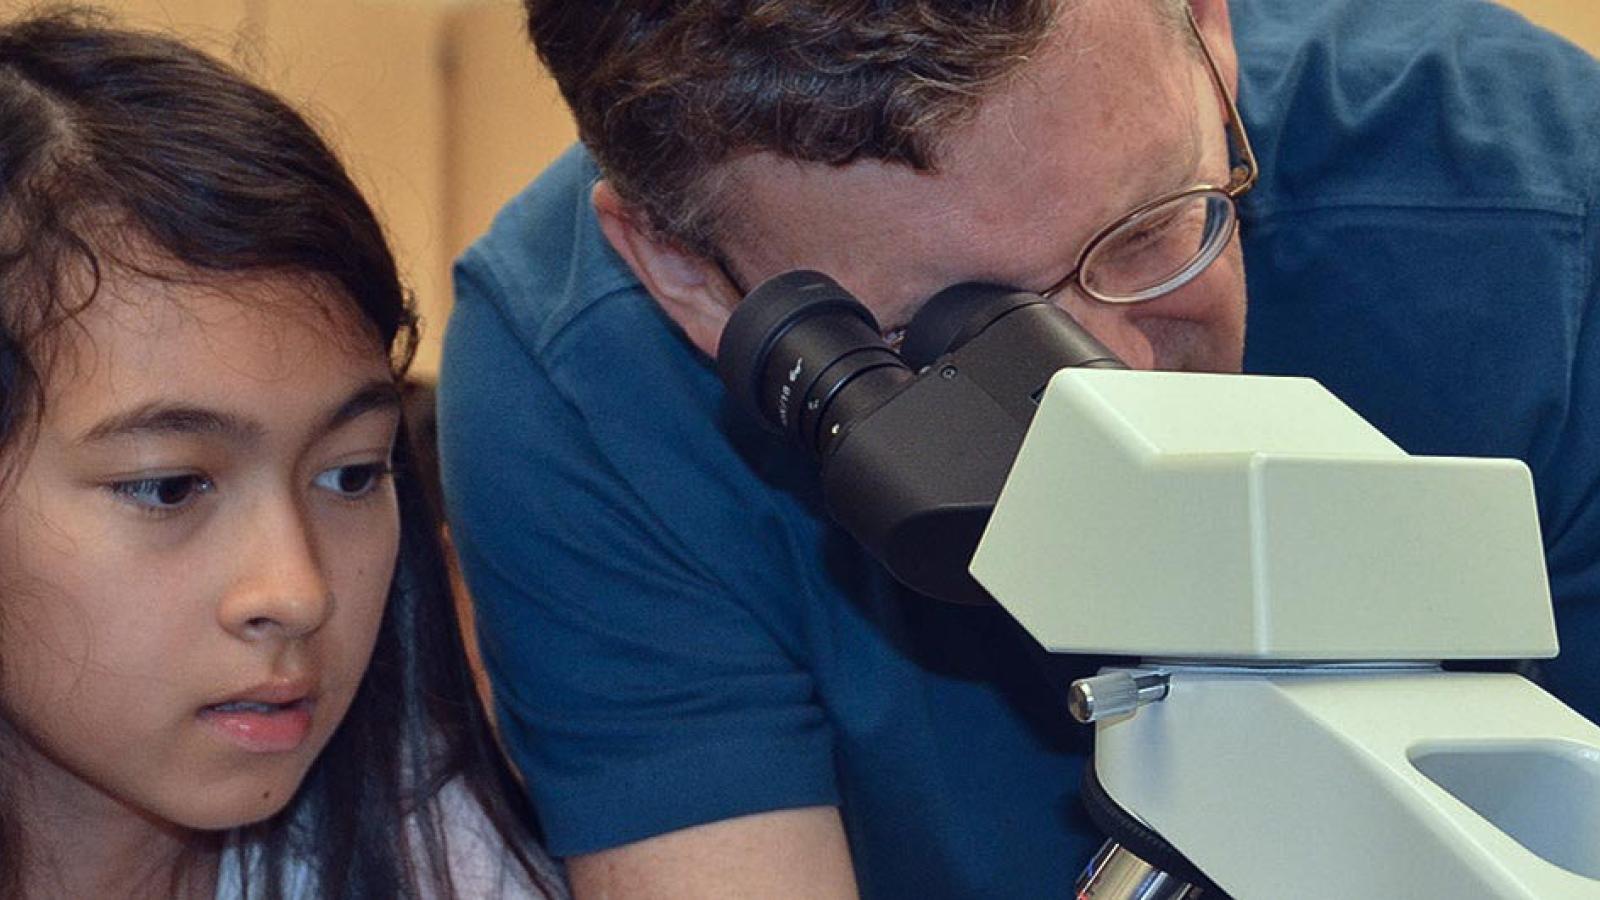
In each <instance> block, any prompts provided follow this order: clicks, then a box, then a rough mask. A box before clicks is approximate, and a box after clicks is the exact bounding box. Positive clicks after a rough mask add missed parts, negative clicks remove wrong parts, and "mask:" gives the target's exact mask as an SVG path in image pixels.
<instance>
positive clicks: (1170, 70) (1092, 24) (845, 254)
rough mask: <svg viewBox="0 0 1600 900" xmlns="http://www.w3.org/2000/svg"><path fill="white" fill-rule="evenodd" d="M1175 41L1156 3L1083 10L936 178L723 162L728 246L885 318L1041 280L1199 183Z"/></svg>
mask: <svg viewBox="0 0 1600 900" xmlns="http://www.w3.org/2000/svg"><path fill="white" fill-rule="evenodd" d="M1177 46H1179V41H1178V35H1177V34H1176V33H1175V32H1174V31H1173V30H1172V29H1171V27H1170V26H1169V25H1168V24H1167V23H1165V22H1162V21H1161V20H1160V18H1159V16H1158V15H1157V14H1156V12H1155V10H1154V7H1153V4H1152V3H1150V2H1127V0H1088V2H1084V3H1080V4H1076V5H1074V6H1072V7H1071V8H1070V9H1069V10H1068V11H1067V12H1065V13H1064V15H1063V16H1062V18H1061V19H1060V20H1059V22H1058V23H1057V26H1056V29H1055V31H1054V32H1053V33H1052V34H1051V35H1050V37H1049V38H1048V39H1047V40H1046V42H1045V44H1044V45H1043V46H1041V48H1040V50H1039V52H1038V53H1037V55H1036V56H1035V57H1034V58H1033V59H1030V60H1029V61H1027V62H1026V63H1024V64H1023V65H1022V66H1021V67H1019V69H1018V70H1017V72H1016V73H1015V76H1014V77H1013V78H1012V79H1010V80H1009V81H1008V82H1007V83H1005V84H1002V85H1001V86H1000V87H999V88H998V89H997V90H996V92H995V94H994V96H992V97H990V98H989V99H987V100H986V101H984V102H983V104H982V105H981V106H980V107H979V109H978V112H977V114H976V115H975V117H974V119H973V120H972V121H970V122H969V123H967V124H966V125H964V126H962V127H961V128H960V129H958V130H957V131H955V132H952V134H951V135H950V136H949V137H948V138H947V139H946V140H944V141H943V142H941V144H940V146H939V156H938V158H937V159H936V160H935V162H936V169H935V170H934V171H931V172H922V171H916V170H913V169H911V168H909V167H906V166H901V165H889V164H885V163H882V162H878V161H870V160H869V161H860V162H856V163H852V164H850V165H847V166H827V165H822V164H812V163H801V162H796V161H793V160H788V159H783V158H781V157H778V156H776V155H775V154H770V153H758V154H751V155H747V156H745V157H743V158H740V159H737V160H735V161H733V162H731V163H729V164H727V165H726V166H724V168H723V171H722V173H721V174H722V175H723V176H725V180H724V190H723V192H722V194H723V198H724V203H723V206H724V208H725V209H726V210H727V213H728V215H727V217H726V218H724V222H725V223H726V224H727V226H728V228H727V233H726V235H725V240H724V242H723V248H724V250H726V251H727V252H728V253H729V255H730V256H731V257H733V258H735V259H737V260H738V261H740V262H742V263H747V265H746V266H744V268H745V269H747V270H750V272H749V274H752V275H753V276H756V277H765V276H766V275H770V274H775V273H776V271H781V270H783V269H786V268H794V267H799V266H807V267H813V268H819V269H822V270H823V271H828V272H829V273H830V274H833V275H834V276H835V277H836V278H839V279H840V281H841V282H842V283H844V284H845V285H846V286H847V287H849V288H851V289H852V290H854V291H857V292H862V293H863V294H864V295H876V296H877V298H878V299H879V301H880V302H878V303H870V301H869V305H872V306H874V307H875V308H876V309H877V310H878V311H879V314H880V315H892V314H893V312H894V311H895V310H894V307H897V306H899V305H901V304H902V303H905V302H909V301H910V300H912V299H914V297H915V296H925V295H923V294H921V293H920V292H922V291H925V290H937V289H938V288H939V287H942V286H944V284H945V283H949V282H945V281H942V279H957V280H966V279H971V278H1007V279H1010V280H1013V281H1015V282H1018V283H1025V284H1026V283H1038V282H1036V281H1035V282H1027V281H1024V279H1026V278H1028V277H1029V276H1030V275H1034V276H1036V278H1044V277H1046V276H1047V275H1048V274H1050V272H1049V271H1047V270H1048V269H1049V268H1050V267H1052V266H1054V267H1062V266H1066V265H1070V263H1071V260H1070V259H1063V257H1064V256H1067V255H1069V254H1070V253H1071V252H1072V251H1073V250H1074V249H1075V248H1074V247H1063V246H1061V244H1062V243H1063V242H1064V241H1067V240H1070V239H1073V238H1087V236H1088V234H1087V232H1089V231H1091V230H1092V229H1093V228H1095V227H1097V226H1098V225H1100V224H1103V222H1104V220H1105V219H1106V218H1107V217H1108V216H1111V215H1114V214H1116V213H1118V212H1120V211H1122V210H1126V209H1128V208H1131V207H1132V206H1134V205H1136V204H1137V203H1139V202H1142V201H1144V200H1146V199H1148V198H1149V197H1150V196H1152V195H1153V194H1155V193H1160V192H1163V191H1167V190H1172V189H1174V188H1176V187H1179V186H1181V185H1182V184H1183V183H1184V182H1186V181H1188V180H1192V179H1193V178H1194V177H1195V176H1196V174H1197V172H1196V169H1197V167H1198V161H1197V159H1198V153H1199V148H1198V143H1197V140H1196V138H1195V122H1196V115H1195V111H1194V110H1193V109H1192V106H1193V91H1192V90H1189V88H1190V87H1192V82H1189V81H1187V80H1186V79H1188V78H1190V76H1192V74H1193V72H1194V71H1197V69H1196V67H1195V66H1194V64H1193V61H1192V59H1187V58H1186V57H1185V55H1184V54H1181V53H1175V52H1173V51H1174V49H1175V48H1176V47H1177ZM1186 104H1187V105H1186ZM913 261H914V262H915V263H916V268H917V271H916V272H914V273H913V272H909V271H908V269H909V266H910V263H911V262H913ZM897 262H903V264H898V265H897V264H896V263H897ZM1032 268H1037V269H1038V272H1037V273H1034V272H1032V271H1031V270H1030V269H1032ZM1064 271H1065V270H1064V269H1062V270H1061V271H1056V272H1054V274H1055V275H1057V276H1059V275H1060V274H1064ZM918 280H925V281H927V282H928V283H927V284H920V283H916V282H917V281H918ZM852 281H854V282H855V283H852ZM890 281H894V282H896V283H893V284H889V283H878V282H890ZM864 299H868V297H866V296H864ZM886 308H887V309H886Z"/></svg>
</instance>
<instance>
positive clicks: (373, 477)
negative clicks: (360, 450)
mask: <svg viewBox="0 0 1600 900" xmlns="http://www.w3.org/2000/svg"><path fill="white" fill-rule="evenodd" d="M389 472H390V470H389V465H388V464H387V463H358V464H356V465H350V466H340V467H338V468H337V469H329V470H327V471H326V472H323V473H322V474H320V475H318V476H317V477H316V482H315V483H316V485H317V487H320V488H322V489H323V490H326V491H333V492H334V493H336V494H339V495H340V496H342V497H344V498H346V499H350V500H354V499H356V498H359V497H365V496H366V495H367V494H370V493H372V491H373V490H374V489H375V488H377V487H378V485H379V484H381V483H382V482H383V480H384V479H385V478H387V477H389Z"/></svg>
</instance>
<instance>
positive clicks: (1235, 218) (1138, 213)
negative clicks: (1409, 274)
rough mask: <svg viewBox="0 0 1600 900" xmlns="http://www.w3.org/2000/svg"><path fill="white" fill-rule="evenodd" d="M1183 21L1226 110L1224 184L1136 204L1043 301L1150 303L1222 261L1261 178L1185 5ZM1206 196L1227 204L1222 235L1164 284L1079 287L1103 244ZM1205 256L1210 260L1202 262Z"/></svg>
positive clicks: (1086, 248)
mask: <svg viewBox="0 0 1600 900" xmlns="http://www.w3.org/2000/svg"><path fill="white" fill-rule="evenodd" d="M1184 15H1185V17H1186V18H1187V19H1188V21H1189V29H1190V31H1191V32H1192V33H1193V34H1194V39H1195V41H1196V42H1198V43H1199V45H1200V55H1201V56H1202V57H1204V59H1205V63H1206V71H1207V73H1208V74H1209V75H1210V76H1211V84H1212V86H1213V87H1215V88H1216V89H1217V94H1218V96H1220V97H1221V98H1222V105H1223V107H1224V108H1225V109H1226V110H1227V114H1228V124H1227V129H1228V138H1229V148H1228V153H1229V175H1228V183H1227V184H1225V185H1219V184H1204V183H1202V184H1196V185H1193V186H1192V187H1187V188H1184V189H1183V190H1178V191H1173V192H1171V193H1169V194H1162V195H1161V196H1159V197H1156V198H1154V199H1152V200H1148V201H1146V202H1144V203H1141V204H1139V206H1137V207H1136V208H1134V209H1133V210H1132V211H1131V212H1128V213H1126V214H1125V215H1123V216H1121V217H1119V218H1117V219H1115V220H1114V221H1112V222H1111V223H1110V224H1108V225H1106V226H1105V227H1103V228H1101V229H1100V230H1099V231H1096V232H1095V233H1094V234H1093V235H1092V236H1090V238H1089V240H1088V241H1087V242H1085V243H1084V245H1083V249H1082V250H1080V251H1079V252H1078V258H1077V261H1076V262H1075V263H1074V264H1073V266H1072V271H1070V272H1068V273H1067V274H1066V275H1065V276H1064V277H1062V278H1061V279H1060V280H1058V281H1057V282H1056V283H1055V284H1052V285H1051V286H1050V287H1048V288H1046V289H1045V290H1043V291H1040V292H1039V294H1040V296H1042V297H1045V298H1047V299H1050V298H1054V297H1055V296H1056V295H1057V294H1059V293H1060V292H1061V291H1064V290H1066V289H1067V288H1069V287H1072V286H1074V285H1076V286H1077V288H1078V290H1080V291H1082V292H1083V294H1084V295H1085V296H1087V297H1092V298H1093V299H1095V300H1099V301H1100V302H1102V303H1116V304H1128V303H1142V302H1144V301H1146V300H1153V299H1155V298H1157V297H1161V296H1164V295H1166V294H1170V293H1172V292H1173V291H1175V290H1177V289H1178V288H1180V287H1183V286H1184V285H1185V284H1188V283H1189V282H1190V281H1193V280H1194V279H1195V278H1197V277H1199V276H1200V273H1202V272H1204V271H1205V270H1206V269H1208V268H1210V266H1211V264H1212V263H1213V262H1216V259H1217V257H1218V256H1220V255H1222V250H1223V248H1225V247H1226V246H1227V245H1228V242H1229V241H1230V240H1232V239H1233V234H1234V232H1235V231H1236V230H1237V229H1238V227H1239V211H1238V207H1237V206H1236V205H1235V201H1237V200H1238V199H1239V198H1240V197H1242V196H1244V195H1245V194H1246V193H1248V192H1249V191H1250V189H1251V188H1252V187H1255V184H1256V179H1257V178H1259V177H1260V174H1261V169H1260V167H1259V166H1258V165H1257V164H1256V154H1255V151H1254V150H1253V149H1251V147H1250V137H1249V135H1247V134H1245V131H1244V122H1243V120H1242V119H1241V118H1240V117H1239V107H1238V105H1237V104H1236V103H1235V102H1234V99H1233V95H1232V94H1231V93H1230V92H1229V91H1228V86H1227V85H1226V84H1224V83H1223V81H1222V72H1221V71H1220V70H1218V69H1217V61H1216V58H1215V57H1213V56H1212V55H1211V48H1210V47H1208V46H1207V45H1206V39H1205V37H1203V36H1202V35H1201V34H1200V23H1198V22H1196V21H1195V18H1194V10H1193V9H1191V8H1189V7H1188V5H1187V4H1185V8H1184ZM1206 195H1212V196H1219V197H1222V198H1224V199H1225V200H1226V206H1227V210H1228V225H1227V233H1226V234H1225V235H1223V236H1222V237H1220V238H1218V239H1216V240H1215V241H1213V242H1211V243H1208V244H1205V245H1202V247H1201V249H1200V251H1199V252H1198V253H1197V254H1196V255H1195V257H1194V258H1193V259H1191V260H1189V262H1188V263H1187V264H1185V265H1183V266H1180V267H1179V268H1178V269H1177V270H1176V271H1175V272H1174V273H1173V275H1172V277H1170V278H1168V279H1167V280H1166V281H1163V282H1158V283H1157V284H1155V285H1154V286H1151V287H1149V288H1146V289H1143V290H1140V291H1138V292H1137V293H1136V294H1133V295H1131V296H1117V295H1114V294H1106V293H1104V292H1101V291H1097V290H1095V289H1094V288H1092V287H1091V286H1090V285H1089V284H1088V283H1087V282H1085V281H1084V279H1083V271H1084V263H1085V262H1087V261H1088V260H1089V259H1090V257H1091V256H1093V255H1094V252H1095V251H1096V250H1098V249H1099V248H1100V245H1101V244H1102V243H1103V242H1104V241H1105V240H1106V239H1107V238H1109V237H1110V236H1112V235H1113V234H1116V233H1117V232H1119V231H1121V230H1122V229H1123V228H1125V227H1127V226H1128V225H1129V224H1130V223H1132V222H1136V221H1138V220H1140V219H1142V218H1143V217H1145V216H1147V215H1149V214H1150V213H1151V212H1153V211H1155V210H1157V209H1160V208H1161V207H1164V206H1166V205H1168V204H1171V203H1176V202H1178V201H1180V200H1183V199H1185V198H1188V197H1196V196H1206ZM1207 254H1210V258H1209V259H1205V258H1204V257H1206V255H1207Z"/></svg>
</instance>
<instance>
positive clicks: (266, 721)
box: [198, 699, 312, 753]
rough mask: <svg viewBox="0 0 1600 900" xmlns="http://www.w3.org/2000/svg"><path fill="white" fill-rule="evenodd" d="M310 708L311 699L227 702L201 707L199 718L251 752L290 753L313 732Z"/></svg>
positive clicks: (225, 738)
mask: <svg viewBox="0 0 1600 900" xmlns="http://www.w3.org/2000/svg"><path fill="white" fill-rule="evenodd" d="M311 709H312V702H311V701H310V700H308V699H301V700H296V701H294V702H293V703H285V704H281V705H273V704H254V703H227V704H218V705H216V706H207V707H205V708H203V709H201V710H200V713H199V716H198V718H199V719H200V721H201V723H203V724H204V725H206V726H207V727H209V728H210V729H211V730H212V731H213V732H215V733H216V734H218V735H219V736H221V737H222V738H223V739H224V740H226V741H228V742H229V743H231V744H233V745H234V746H236V747H238V748H240V749H241V750H244V751H246V752H248V753H288V752H290V751H293V750H296V749H299V747H300V745H301V744H303V743H305V740H306V737H307V736H308V735H309V734H310V733H311Z"/></svg>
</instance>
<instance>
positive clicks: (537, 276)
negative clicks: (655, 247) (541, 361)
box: [455, 144, 638, 352]
mask: <svg viewBox="0 0 1600 900" xmlns="http://www.w3.org/2000/svg"><path fill="white" fill-rule="evenodd" d="M599 178H600V173H599V170H598V168H597V167H596V166H595V164H594V161H593V159H592V158H591V157H590V156H589V154H588V152H587V151H586V150H585V149H584V148H583V146H582V145H581V144H577V145H574V146H573V147H572V148H570V149H569V150H567V151H566V152H565V153H563V154H562V155H561V156H560V157H558V158H557V159H556V160H555V162H553V163H551V164H550V166H549V167H548V168H546V169H545V170H544V172H542V173H541V174H540V175H539V177H538V178H536V179H534V181H533V182H532V183H530V184H529V185H528V186H527V187H526V188H524V189H523V190H522V191H521V192H520V193H518V194H517V195H516V196H515V197H513V198H512V199H511V200H510V201H509V202H507V203H506V205H505V206H504V207H502V208H501V210H500V212H499V213H498V214H496V216H495V219H494V222H493V224H492V225H491V226H490V228H489V230H488V232H487V233H485V234H484V235H483V236H482V237H481V238H479V239H478V240H477V241H476V242H475V243H473V245H472V246H471V247H469V248H468V249H467V251H466V252H465V253H463V254H462V255H461V258H460V259H459V260H457V262H456V270H455V280H456V288H457V294H458V297H461V296H470V299H471V301H472V302H487V303H489V304H491V305H493V306H495V307H496V308H497V309H498V310H499V312H500V314H501V317H502V318H503V319H504V320H505V321H506V322H508V323H510V326H511V327H512V328H513V329H514V330H515V331H516V332H517V334H518V338H519V340H520V342H521V343H522V344H523V345H524V346H526V347H529V348H531V349H533V350H534V351H535V352H538V351H541V350H542V349H543V348H544V347H545V346H546V345H547V344H548V343H549V342H550V341H551V340H552V339H554V337H555V336H556V335H558V334H559V333H560V332H561V331H562V330H563V329H565V328H567V327H568V326H569V325H571V324H572V322H573V321H574V320H576V319H578V318H580V317H582V316H583V315H584V314H585V313H586V312H587V311H589V310H590V309H592V308H593V307H595V306H596V305H597V304H599V303H600V302H601V301H602V300H603V299H604V298H606V297H607V296H610V295H612V294H615V293H617V292H619V291H627V290H632V289H635V288H637V287H638V283H637V281H636V280H635V279H634V277H633V275H632V273H631V272H629V271H628V269H627V266H626V265H625V264H624V263H623V262H622V260H621V259H620V258H619V257H618V256H617V255H616V253H615V252H614V251H613V250H612V249H611V246H610V245H609V244H608V243H607V242H606V240H605V236H604V235H603V234H602V233H601V231H600V226H599V223H598V221H597V219H596V217H595V213H594V209H593V206H592V205H591V203H590V193H591V191H592V190H593V188H594V185H595V183H596V182H597V181H598V180H599Z"/></svg>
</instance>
